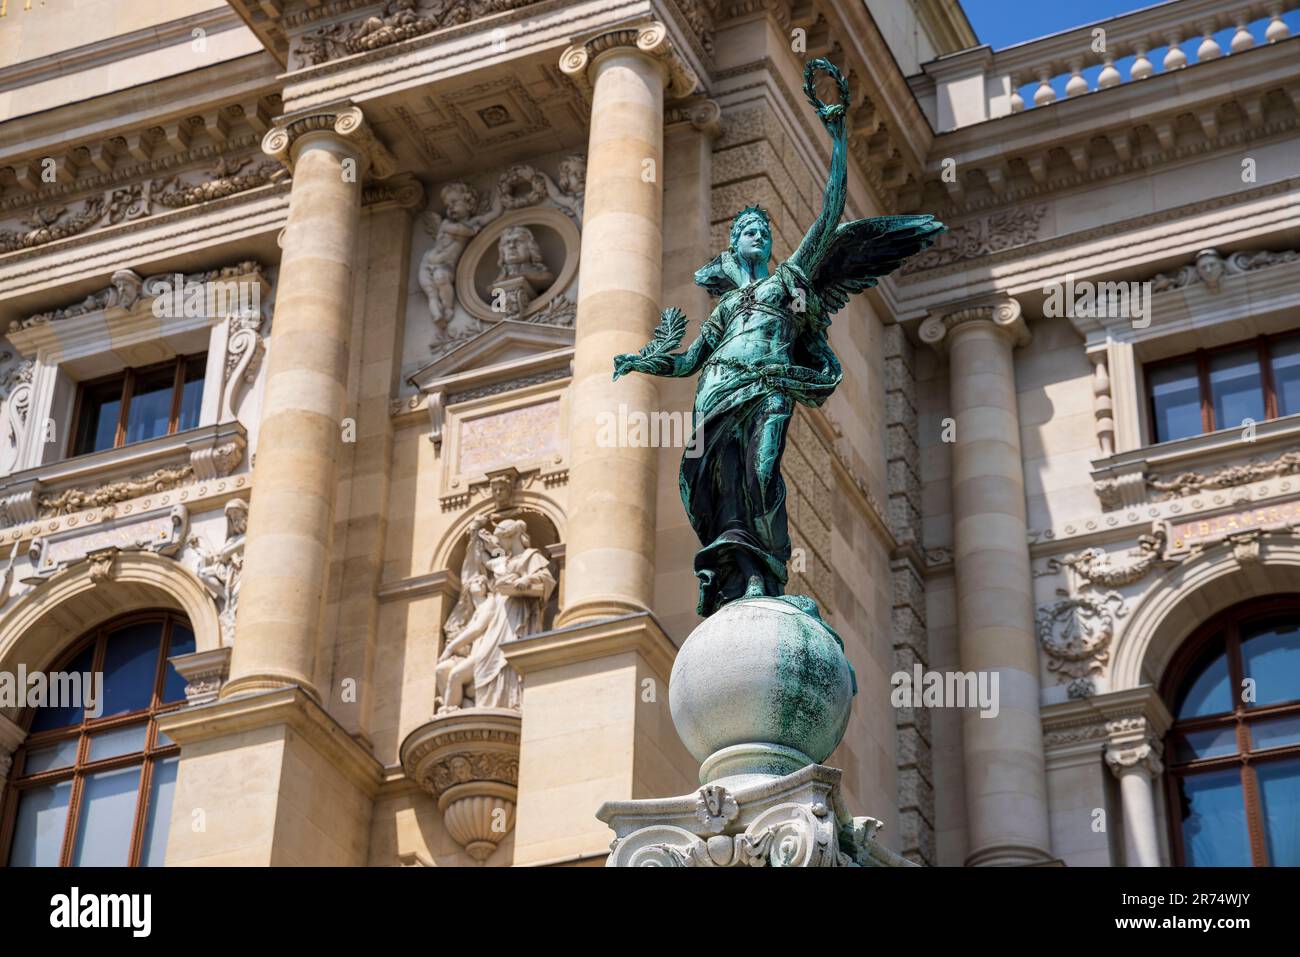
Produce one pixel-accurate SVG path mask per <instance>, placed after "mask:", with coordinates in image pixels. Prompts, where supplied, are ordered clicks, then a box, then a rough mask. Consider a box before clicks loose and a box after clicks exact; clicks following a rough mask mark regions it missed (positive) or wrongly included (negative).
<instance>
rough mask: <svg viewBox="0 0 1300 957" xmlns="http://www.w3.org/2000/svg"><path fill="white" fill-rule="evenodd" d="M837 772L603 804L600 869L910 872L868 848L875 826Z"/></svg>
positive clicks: (815, 767)
mask: <svg viewBox="0 0 1300 957" xmlns="http://www.w3.org/2000/svg"><path fill="white" fill-rule="evenodd" d="M839 783H840V772H839V771H838V770H836V769H835V768H828V767H824V766H822V765H820V764H810V765H808V766H807V767H804V768H801V769H800V770H798V771H795V772H794V773H793V774H787V775H785V776H784V777H772V778H769V779H767V780H762V781H759V782H757V783H748V784H745V785H743V786H740V787H738V788H736V790H734V791H732V790H730V789H728V788H727V787H724V786H722V785H718V784H706V785H705V786H704V787H702V788H700V789H699V791H697V792H695V793H694V794H684V795H682V796H681V797H672V798H660V799H655V800H648V801H610V802H607V803H606V804H604V805H602V806H601V808H600V810H599V811H598V812H597V814H596V816H597V817H599V818H600V819H601V820H602V821H604V822H605V823H606V824H608V825H609V826H610V828H612V829H613V831H614V834H615V837H614V841H613V843H612V844H610V855H609V859H608V860H607V861H606V862H605V863H606V866H607V867H915V866H916V865H915V864H913V863H912V862H911V861H908V860H906V859H905V858H903V857H900V856H899V855H897V854H895V853H894V852H893V851H890V850H887V849H886V848H884V847H881V846H880V845H879V844H877V843H876V841H875V833H876V831H877V830H878V829H879V827H880V822H879V821H877V820H876V819H875V818H871V817H853V816H851V815H850V814H849V812H848V810H847V809H846V808H845V807H844V806H843V802H842V801H841V798H840V786H839Z"/></svg>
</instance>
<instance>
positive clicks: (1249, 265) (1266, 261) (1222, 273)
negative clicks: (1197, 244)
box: [1150, 249, 1300, 294]
mask: <svg viewBox="0 0 1300 957" xmlns="http://www.w3.org/2000/svg"><path fill="white" fill-rule="evenodd" d="M1292 262H1300V251H1297V250H1294V249H1288V250H1283V251H1282V252H1270V251H1268V250H1256V251H1253V252H1236V253H1232V254H1230V255H1229V256H1228V257H1227V258H1224V257H1223V256H1220V255H1219V252H1218V250H1216V249H1202V250H1201V251H1200V252H1198V253H1197V254H1196V258H1195V259H1193V260H1192V262H1191V263H1189V264H1188V265H1186V266H1183V267H1182V268H1180V269H1178V270H1175V271H1174V272H1172V273H1163V272H1159V273H1156V274H1155V275H1154V276H1152V277H1151V279H1150V282H1151V292H1152V293H1153V294H1155V293H1161V292H1167V291H1169V290H1172V289H1184V288H1186V287H1188V286H1193V285H1197V284H1201V285H1204V286H1205V288H1206V289H1207V290H1209V292H1210V293H1211V294H1214V293H1217V292H1218V291H1219V283H1220V281H1221V280H1223V279H1224V278H1226V277H1228V276H1237V275H1241V274H1242V273H1248V272H1253V271H1254V270H1256V269H1267V268H1268V267H1270V266H1277V265H1280V264H1282V263H1292Z"/></svg>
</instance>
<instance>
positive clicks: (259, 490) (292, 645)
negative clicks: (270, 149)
mask: <svg viewBox="0 0 1300 957" xmlns="http://www.w3.org/2000/svg"><path fill="white" fill-rule="evenodd" d="M290 149H291V152H292V162H293V171H294V176H293V188H292V191H291V193H290V196H289V223H288V226H287V228H286V230H285V233H284V238H283V243H282V245H283V256H282V258H281V261H280V273H279V280H278V283H277V289H276V304H275V317H274V320H273V323H272V327H271V339H270V348H269V356H268V361H267V370H266V386H265V392H264V395H263V400H262V419H261V426H260V429H259V434H258V442H257V461H256V468H255V470H254V483H255V484H254V491H253V496H252V502H251V508H250V510H249V517H248V537H247V540H246V544H245V547H244V570H243V579H242V585H241V589H240V591H241V594H240V600H239V608H238V612H237V619H236V639H235V647H234V651H233V653H232V655H231V663H230V680H229V681H228V682H227V683H226V685H225V686H224V687H223V688H222V690H221V697H222V698H228V697H231V696H233V695H237V694H240V693H246V692H249V691H257V690H265V689H270V688H280V687H285V686H288V685H293V684H296V685H300V686H302V688H303V689H304V690H305V691H307V693H308V694H310V695H312V696H313V697H314V698H316V699H317V700H319V699H320V694H319V692H318V690H317V689H316V687H315V685H314V682H313V676H314V675H315V673H316V664H317V655H318V654H319V643H320V638H321V624H322V611H323V606H324V597H325V588H326V574H327V568H328V564H329V553H330V544H331V542H330V539H331V531H332V527H333V517H334V497H335V491H336V486H337V483H338V459H339V452H340V445H341V441H342V431H341V430H342V418H343V411H344V403H345V398H346V389H347V371H348V337H349V331H350V328H351V305H352V273H353V256H354V245H355V242H356V233H357V224H358V220H359V217H360V210H361V178H362V177H361V174H362V172H363V171H364V167H365V162H366V160H365V155H364V151H363V150H361V149H359V148H358V145H357V143H356V142H354V141H353V140H351V139H349V138H348V137H347V136H345V135H341V134H340V133H338V132H336V131H335V130H332V129H328V128H325V129H314V130H311V131H309V132H306V133H303V134H301V135H300V136H298V137H297V138H296V139H295V140H294V142H293V143H292V146H291V147H290Z"/></svg>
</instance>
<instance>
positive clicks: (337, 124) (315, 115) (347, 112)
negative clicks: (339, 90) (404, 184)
mask: <svg viewBox="0 0 1300 957" xmlns="http://www.w3.org/2000/svg"><path fill="white" fill-rule="evenodd" d="M308 133H330V134H333V135H334V136H335V137H337V138H338V139H339V140H340V141H341V142H342V143H344V144H346V145H347V146H349V147H351V148H352V149H354V150H356V152H357V154H358V155H359V156H360V158H361V161H362V163H363V164H364V170H363V172H365V171H368V172H369V175H370V176H371V177H373V178H374V179H387V178H388V177H390V176H392V175H393V174H394V173H396V172H397V159H396V158H395V157H394V156H393V154H392V153H391V152H390V151H389V149H388V147H387V146H385V145H384V144H383V143H382V142H380V140H379V138H378V137H377V136H375V133H374V130H372V129H371V128H370V125H369V124H368V123H367V122H366V118H365V114H363V113H362V112H361V108H360V107H359V106H345V107H326V108H323V109H318V110H312V111H311V112H309V113H302V114H299V115H297V116H289V117H281V122H280V123H279V124H278V125H276V126H273V127H271V129H269V130H267V132H266V136H264V137H263V138H262V152H263V153H266V154H267V155H269V156H272V157H274V158H275V159H277V160H279V161H280V162H281V163H283V164H284V165H285V167H286V168H287V169H288V170H289V172H290V173H292V172H293V164H294V159H295V157H294V145H295V144H296V143H297V142H298V141H299V140H300V139H301V138H302V137H303V136H305V135H307V134H308Z"/></svg>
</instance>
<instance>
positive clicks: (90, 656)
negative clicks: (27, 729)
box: [31, 641, 95, 734]
mask: <svg viewBox="0 0 1300 957" xmlns="http://www.w3.org/2000/svg"><path fill="white" fill-rule="evenodd" d="M94 664H95V643H94V642H93V641H92V642H91V643H90V644H88V645H87V646H86V647H85V648H84V649H83V650H82V651H81V653H80V654H79V655H77V657H76V658H74V659H73V660H72V661H70V662H69V663H68V664H66V665H64V666H63V667H61V668H59V669H58V670H59V671H61V672H63V673H64V674H79V675H82V676H83V681H82V687H83V688H85V687H86V684H85V681H84V676H85V675H88V674H90V669H91V668H92V667H94ZM92 685H93V681H92ZM87 691H88V692H89V693H92V694H93V687H92V688H90V689H87ZM88 703H91V704H92V706H93V702H88ZM81 714H82V709H81V706H80V705H77V706H75V707H61V708H37V709H36V717H35V718H33V719H32V727H31V733H32V734H36V733H37V732H38V731H52V730H54V729H55V728H66V727H68V726H69V725H74V724H81Z"/></svg>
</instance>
